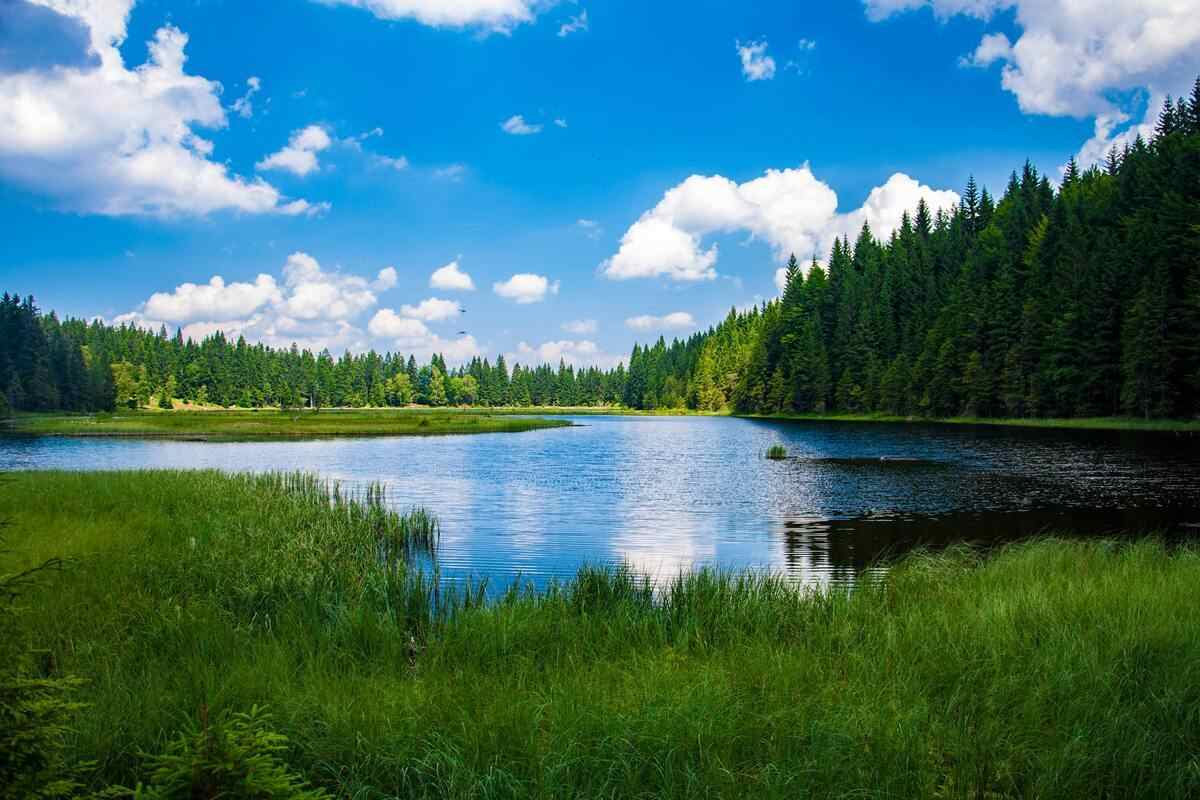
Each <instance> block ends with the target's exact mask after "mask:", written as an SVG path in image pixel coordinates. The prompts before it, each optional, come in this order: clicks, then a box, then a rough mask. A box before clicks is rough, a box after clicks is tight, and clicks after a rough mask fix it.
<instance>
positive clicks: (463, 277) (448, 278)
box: [429, 259, 475, 292]
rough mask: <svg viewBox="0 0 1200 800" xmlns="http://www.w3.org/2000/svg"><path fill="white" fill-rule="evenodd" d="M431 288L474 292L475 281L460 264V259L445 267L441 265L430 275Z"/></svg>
mask: <svg viewBox="0 0 1200 800" xmlns="http://www.w3.org/2000/svg"><path fill="white" fill-rule="evenodd" d="M429 286H430V288H431V289H443V290H445V291H448V292H473V291H475V281H473V280H471V276H470V275H468V274H467V273H465V272H463V271H462V269H461V268H460V267H459V266H458V259H455V260H454V261H451V262H450V263H449V264H447V265H446V266H444V267H439V268H438V269H435V270H434V271H433V274H432V275H430V276H429Z"/></svg>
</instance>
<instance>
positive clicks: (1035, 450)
mask: <svg viewBox="0 0 1200 800" xmlns="http://www.w3.org/2000/svg"><path fill="white" fill-rule="evenodd" d="M571 419H572V420H573V421H574V422H575V423H577V425H578V427H573V428H558V429H552V430H542V431H532V432H528V433H520V434H485V435H477V436H446V437H433V438H415V437H410V438H392V439H387V438H367V439H333V440H321V441H305V442H244V443H208V442H182V441H179V442H175V441H146V440H133V439H68V438H41V439H30V438H0V469H3V470H12V469H51V468H54V469H83V470H95V469H129V468H145V467H148V468H166V467H182V468H218V469H225V470H255V471H265V470H304V471H312V472H317V473H319V474H321V475H323V476H326V477H328V478H333V479H337V480H340V481H343V482H345V483H347V484H350V485H354V486H358V485H364V484H366V483H369V482H371V481H380V482H382V483H384V484H385V485H386V487H387V494H388V498H389V500H390V501H391V502H392V503H394V504H395V505H396V506H397V507H399V508H407V507H410V506H414V505H422V506H425V507H427V508H429V509H430V510H431V511H433V512H434V513H436V514H437V516H438V518H439V519H440V521H441V524H442V543H441V548H440V553H439V557H438V560H439V567H440V569H441V572H442V574H443V575H444V576H447V577H461V576H466V575H470V576H473V577H476V578H480V577H487V578H489V580H490V581H491V582H492V585H493V586H497V585H507V584H508V583H510V582H511V581H512V580H513V579H514V578H515V577H517V576H521V577H522V578H523V579H525V580H530V581H533V582H534V583H535V584H537V585H539V586H544V585H545V584H546V583H547V582H548V581H549V580H551V579H553V578H569V577H571V576H572V575H574V573H575V571H576V570H577V568H578V567H579V566H580V565H582V564H585V563H588V564H611V563H618V562H622V561H625V562H628V563H629V564H631V565H632V566H633V567H634V568H636V569H638V570H641V571H644V572H647V573H651V574H653V575H656V576H671V575H674V574H676V573H678V572H679V571H680V570H683V569H689V568H692V567H695V566H699V565H716V566H720V567H729V568H743V567H752V568H765V569H770V570H775V571H779V572H784V573H786V574H787V575H789V576H791V577H792V578H794V579H795V580H797V581H801V582H805V583H811V584H817V585H820V584H828V583H837V582H843V581H848V580H852V579H854V577H855V576H857V575H860V574H862V572H863V571H864V570H867V569H872V568H876V567H877V565H878V564H880V563H885V562H886V559H887V558H890V557H892V556H895V555H899V554H902V553H904V552H906V551H908V550H909V549H911V548H913V547H914V546H917V545H931V546H938V545H943V544H946V543H950V542H953V541H958V540H961V539H964V538H966V539H969V540H972V541H976V542H985V543H990V542H999V541H1007V540H1011V539H1016V538H1021V537H1025V536H1029V535H1032V534H1035V533H1038V532H1041V531H1046V530H1063V529H1069V530H1073V531H1076V532H1079V533H1081V534H1083V535H1103V534H1106V533H1112V532H1115V531H1118V530H1143V531H1151V530H1156V531H1163V532H1166V533H1168V534H1170V535H1178V536H1188V535H1196V536H1200V438H1197V437H1195V436H1187V435H1175V434H1129V433H1111V432H1092V431H1049V430H1036V429H1019V428H992V427H982V426H981V427H966V426H950V425H899V424H898V425H889V424H845V423H843V424H835V423H830V424H822V423H789V422H767V421H758V420H744V419H732V418H713V417H601V416H596V417H591V416H583V417H572V418H571ZM773 444H782V445H784V446H785V447H786V448H787V449H788V451H789V458H788V459H786V460H783V461H768V460H766V459H765V458H764V457H763V454H764V453H765V451H766V449H767V448H768V447H769V446H770V445H773Z"/></svg>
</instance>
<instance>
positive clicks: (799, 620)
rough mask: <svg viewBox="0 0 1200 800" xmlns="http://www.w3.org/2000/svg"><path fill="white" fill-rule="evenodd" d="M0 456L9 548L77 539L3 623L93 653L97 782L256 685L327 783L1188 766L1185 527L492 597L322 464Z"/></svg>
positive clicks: (991, 773)
mask: <svg viewBox="0 0 1200 800" xmlns="http://www.w3.org/2000/svg"><path fill="white" fill-rule="evenodd" d="M10 477H11V480H10V481H9V482H7V483H6V484H4V485H3V486H0V518H8V519H10V520H11V521H12V523H13V525H12V527H11V528H10V529H9V530H8V534H9V547H10V548H11V549H12V550H14V551H15V552H16V553H18V554H19V556H18V557H17V563H16V564H15V565H10V564H8V563H6V564H4V565H3V568H4V570H5V571H7V570H9V569H10V568H13V567H14V566H15V567H16V568H19V567H20V566H21V565H22V564H34V563H38V562H39V561H40V560H41V559H44V558H46V557H49V556H64V557H67V558H68V559H70V560H71V565H70V566H69V568H68V569H67V570H66V571H65V572H63V573H61V574H55V575H51V576H49V577H48V578H46V579H45V580H43V581H42V582H41V583H40V584H39V587H37V588H35V589H34V590H33V591H32V593H31V594H29V595H27V596H26V597H25V598H23V603H24V605H25V606H26V610H25V612H24V614H23V615H22V616H21V617H20V618H19V620H18V622H17V626H18V627H17V628H16V631H15V635H16V636H18V637H21V638H22V639H24V640H27V641H28V642H30V643H31V644H34V645H35V646H37V647H39V648H42V649H43V650H44V651H45V653H46V657H45V659H44V661H45V664H46V668H47V669H48V670H50V671H51V672H53V673H56V674H75V675H78V676H80V677H81V678H83V679H84V680H85V681H86V685H85V687H84V689H83V690H82V691H81V695H80V699H82V700H84V701H85V702H87V703H88V704H89V706H88V708H87V709H86V711H84V712H83V713H82V714H80V715H79V717H78V719H77V720H76V721H75V722H74V728H75V731H76V732H75V733H74V734H72V735H71V737H70V741H69V747H70V749H71V752H72V753H73V755H74V756H75V757H77V758H80V759H95V760H96V761H97V765H98V773H97V777H96V781H97V785H101V784H104V783H109V782H114V783H124V784H126V785H132V784H133V783H134V781H135V780H136V779H137V778H138V776H139V775H141V774H143V773H142V771H143V770H144V769H145V768H146V764H145V759H144V757H143V756H141V755H139V754H140V753H161V752H163V751H164V746H165V743H166V742H169V741H172V740H173V739H175V738H176V737H177V736H178V732H179V731H180V730H181V729H186V728H187V727H188V725H191V724H193V723H194V720H196V719H197V717H198V715H199V714H200V713H201V709H205V713H208V714H211V715H212V717H213V718H214V719H216V718H219V717H227V716H228V715H229V714H234V713H239V712H247V711H249V710H250V709H252V708H254V707H255V706H260V707H263V706H265V707H266V708H267V709H268V710H269V711H270V713H271V714H272V726H273V727H274V729H276V730H278V731H279V732H280V733H281V734H284V735H286V736H287V739H288V749H287V750H286V752H284V753H282V754H281V757H282V758H284V759H285V760H286V762H287V767H288V769H291V770H293V771H295V772H296V773H297V774H299V775H301V776H303V778H304V779H305V780H307V781H309V782H311V783H312V784H313V785H315V786H318V787H321V788H324V789H326V790H328V791H329V792H330V793H332V794H333V795H334V796H337V797H347V798H350V797H353V798H391V797H405V798H408V797H416V798H426V797H429V798H432V797H479V798H516V797H533V798H560V797H638V798H649V797H655V798H660V797H678V798H684V797H689V798H690V797H697V796H706V797H729V798H741V797H771V798H774V797H778V798H785V797H786V798H794V797H810V796H816V797H906V798H908V797H913V798H926V797H928V798H935V797H936V798H940V797H1095V796H1108V797H1123V798H1185V797H1195V796H1197V794H1198V793H1200V770H1197V769H1196V753H1197V752H1200V593H1198V592H1197V591H1196V586H1197V585H1200V553H1198V552H1197V551H1196V550H1194V549H1190V548H1184V549H1181V550H1175V551H1168V550H1167V549H1166V548H1165V547H1164V546H1163V545H1162V544H1160V543H1157V542H1155V541H1143V542H1140V543H1136V544H1129V545H1118V544H1114V543H1110V542H1079V541H1065V540H1053V539H1047V540H1042V541H1037V542H1033V543H1027V544H1022V545H1018V546H1012V547H1009V548H1006V549H1003V550H1000V551H999V552H998V553H996V554H995V555H993V556H990V557H988V558H987V559H983V558H981V557H980V556H979V555H978V554H976V553H974V552H972V551H969V550H966V549H959V550H951V551H949V552H945V553H942V554H940V555H918V556H913V557H910V558H908V559H906V560H904V561H903V562H902V563H900V564H899V565H898V566H897V567H895V568H894V569H891V570H889V571H888V573H887V574H886V576H885V577H883V578H882V579H881V580H879V581H877V582H871V583H865V584H862V585H860V586H859V587H857V588H856V589H854V590H852V591H847V590H830V591H824V592H815V591H810V590H803V589H800V588H798V587H796V586H794V585H792V584H789V583H787V582H786V581H784V580H782V579H780V578H777V577H773V576H767V575H758V574H727V573H720V572H712V571H703V572H698V573H694V574H689V575H686V576H681V577H679V578H677V579H675V580H674V581H671V582H669V583H667V584H665V585H660V586H658V587H655V586H654V585H652V584H651V583H650V582H649V581H647V580H646V579H644V578H641V577H639V576H637V575H635V574H632V573H631V572H629V571H626V570H611V569H585V570H583V571H581V572H580V574H579V575H578V577H577V578H576V579H575V580H573V581H571V582H569V583H566V584H562V585H558V586H554V587H552V588H551V589H550V590H548V591H546V592H543V593H534V592H532V591H528V590H524V589H520V588H514V589H513V590H512V591H510V592H509V593H508V594H507V595H506V596H505V597H503V598H502V599H500V600H498V601H494V602H490V603H485V602H484V601H483V596H482V592H481V591H480V588H479V587H466V588H460V589H458V590H456V591H449V590H448V588H447V587H445V586H442V587H440V588H439V587H438V586H437V585H436V583H435V582H434V580H433V579H432V578H430V577H428V576H423V575H420V574H415V573H413V572H412V571H410V570H409V569H407V568H405V566H404V563H403V559H401V558H388V557H380V556H381V553H380V543H381V541H382V539H381V532H382V533H384V534H387V536H397V535H401V534H400V531H401V530H402V528H403V524H402V523H401V520H402V519H407V520H408V521H409V522H408V525H409V529H410V530H428V527H427V526H426V525H425V524H424V523H420V522H418V521H416V520H415V519H414V517H413V516H412V515H409V516H408V517H401V516H398V515H394V514H391V513H390V512H388V511H386V509H384V508H382V507H381V504H379V503H376V502H375V501H373V500H372V497H371V496H370V495H357V496H348V495H347V494H346V493H345V492H340V491H333V490H332V488H331V487H329V486H327V485H326V484H324V483H322V482H320V481H315V480H313V479H311V478H302V477H294V476H243V475H239V476H231V475H225V474H221V473H216V472H121V473H56V472H50V473H16V474H13V475H11V476H10ZM8 561H12V559H11V558H9V559H8ZM189 721H192V722H189Z"/></svg>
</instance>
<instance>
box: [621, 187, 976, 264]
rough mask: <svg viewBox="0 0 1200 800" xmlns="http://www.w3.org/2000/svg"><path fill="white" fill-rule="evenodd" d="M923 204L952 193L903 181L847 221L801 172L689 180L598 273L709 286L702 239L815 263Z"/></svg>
mask: <svg viewBox="0 0 1200 800" xmlns="http://www.w3.org/2000/svg"><path fill="white" fill-rule="evenodd" d="M922 197H924V198H925V201H926V202H927V203H928V204H929V205H930V207H931V208H933V209H937V208H946V207H951V206H954V205H957V204H958V195H957V194H955V193H954V192H951V191H936V190H934V189H931V188H930V187H928V186H923V185H921V184H919V183H918V182H917V181H915V180H913V179H912V178H910V177H908V176H907V175H904V174H902V173H896V174H895V175H893V176H892V177H891V178H889V179H888V181H887V183H886V184H884V185H883V186H881V187H877V188H875V189H873V190H872V191H871V194H870V196H869V197H868V198H867V202H866V203H865V204H864V205H863V206H862V208H859V209H857V210H855V211H852V212H850V213H848V214H838V213H837V206H838V198H837V194H836V193H835V192H834V191H833V189H831V188H830V187H829V186H828V185H827V184H825V183H823V182H822V181H820V180H818V179H817V178H816V176H814V175H813V173H812V170H811V169H810V168H809V167H808V165H807V164H805V165H804V166H801V167H799V168H798V169H784V170H774V169H772V170H767V172H766V173H765V174H764V175H763V176H761V177H759V178H755V179H754V180H751V181H747V182H745V183H741V184H739V183H735V182H734V181H732V180H730V179H728V178H725V177H723V176H721V175H710V176H702V175H692V176H691V177H689V178H688V179H687V180H685V181H684V182H683V183H681V184H679V185H678V186H675V187H674V188H672V189H670V190H668V191H667V192H666V194H664V195H663V199H662V200H661V201H659V203H658V205H656V206H655V207H654V208H652V209H650V210H649V211H647V212H646V213H644V214H642V216H641V218H640V219H638V220H637V222H635V223H634V224H633V225H631V226H630V228H629V230H627V231H626V232H625V235H624V236H623V237H622V238H621V246H620V248H619V249H618V251H617V253H616V254H615V255H613V256H612V257H611V258H609V259H607V260H606V261H604V262H603V263H602V264H601V269H602V271H603V272H604V274H605V275H606V276H607V277H609V278H612V279H614V280H625V279H630V278H653V277H659V276H662V277H665V278H668V279H670V280H675V281H701V280H712V279H713V278H715V277H716V275H717V273H716V269H715V265H716V263H717V255H718V250H717V245H716V244H713V245H712V246H711V247H709V248H708V249H704V248H703V238H704V237H705V236H707V235H710V234H714V233H733V232H737V231H745V232H748V233H749V234H750V235H751V237H753V238H756V239H763V240H765V241H766V242H767V243H769V244H770V245H771V246H772V247H773V248H774V250H775V255H776V257H777V258H778V259H779V260H780V261H782V260H784V259H786V258H787V257H788V255H789V254H792V253H795V254H796V255H797V256H799V257H800V258H801V259H804V258H807V257H808V256H809V255H811V254H814V253H815V254H817V255H818V257H819V258H820V257H824V255H825V254H826V253H828V252H829V248H830V247H831V246H832V244H833V240H834V238H835V237H837V236H841V235H843V234H849V235H851V236H853V235H855V234H857V232H858V229H859V228H861V227H862V223H863V222H869V223H870V224H871V228H872V230H873V231H874V232H875V235H876V236H879V237H886V236H888V235H889V234H890V233H891V232H892V230H894V229H895V228H896V227H897V226H898V225H899V224H900V217H901V214H902V213H903V212H904V211H905V210H912V209H913V208H915V206H916V204H917V201H918V200H919V199H920V198H922Z"/></svg>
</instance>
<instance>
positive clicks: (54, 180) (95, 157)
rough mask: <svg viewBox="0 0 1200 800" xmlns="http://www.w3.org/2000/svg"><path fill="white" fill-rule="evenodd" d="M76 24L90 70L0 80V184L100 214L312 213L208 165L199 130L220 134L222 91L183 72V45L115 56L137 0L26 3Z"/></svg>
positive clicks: (35, 72) (170, 43)
mask: <svg viewBox="0 0 1200 800" xmlns="http://www.w3.org/2000/svg"><path fill="white" fill-rule="evenodd" d="M30 1H31V2H33V3H35V4H36V5H38V6H41V7H44V8H46V9H49V10H50V11H52V12H56V13H57V14H59V15H61V16H65V17H67V18H70V19H72V20H76V21H78V22H80V23H82V24H83V25H84V26H85V27H86V29H87V38H88V48H89V53H90V55H91V56H92V57H93V59H94V62H93V63H85V64H82V65H75V66H57V67H55V68H49V69H38V68H17V69H15V70H11V71H6V72H3V73H0V109H3V112H0V175H2V176H3V177H4V178H6V179H8V180H11V181H14V182H16V183H19V184H21V185H24V186H27V187H30V188H31V189H33V190H35V191H39V192H42V193H44V194H46V195H49V196H51V197H54V198H57V199H59V200H60V201H61V202H62V204H63V206H64V207H67V208H69V209H71V210H76V211H82V212H85V213H97V214H106V215H113V216H118V215H205V214H208V213H211V212H214V211H218V210H224V209H231V210H236V211H241V212H245V213H282V214H305V213H311V212H312V211H313V210H314V206H313V205H312V204H310V203H308V202H307V201H304V200H293V201H290V202H289V201H287V200H285V199H284V198H283V197H282V195H281V194H280V192H279V191H278V190H277V189H275V188H274V187H273V186H271V185H270V184H268V183H266V182H265V181H263V180H261V179H258V180H247V179H245V178H242V177H239V176H236V175H232V174H230V172H229V169H228V167H226V166H225V165H224V164H223V163H220V162H218V161H214V160H212V158H211V156H212V154H213V149H214V146H213V143H212V142H211V141H209V140H206V139H204V138H203V137H202V136H200V135H199V134H198V133H197V132H196V129H197V128H210V129H219V128H223V127H225V126H226V125H227V123H228V121H227V118H226V115H225V109H224V107H223V106H222V105H221V100H220V95H221V91H222V89H221V85H220V84H219V83H217V82H215V81H210V80H208V79H206V78H203V77H200V76H198V75H190V74H188V73H186V72H185V71H184V66H185V63H186V61H187V57H186V55H185V52H184V51H185V48H186V45H187V42H188V37H187V35H186V34H185V33H184V32H183V31H181V30H179V29H178V28H175V27H173V26H170V25H168V26H164V27H161V28H159V29H158V31H157V32H156V33H155V35H154V38H153V39H152V40H151V41H150V42H149V43H148V49H149V58H148V60H147V61H146V63H144V64H142V65H140V66H138V67H136V68H135V69H128V68H127V67H126V66H125V62H124V59H123V57H122V55H121V50H120V47H121V45H122V44H123V43H124V41H125V36H126V23H127V19H128V16H129V13H130V10H131V8H132V6H133V0H92V1H91V2H82V0H30Z"/></svg>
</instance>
